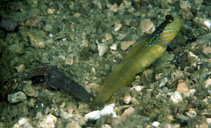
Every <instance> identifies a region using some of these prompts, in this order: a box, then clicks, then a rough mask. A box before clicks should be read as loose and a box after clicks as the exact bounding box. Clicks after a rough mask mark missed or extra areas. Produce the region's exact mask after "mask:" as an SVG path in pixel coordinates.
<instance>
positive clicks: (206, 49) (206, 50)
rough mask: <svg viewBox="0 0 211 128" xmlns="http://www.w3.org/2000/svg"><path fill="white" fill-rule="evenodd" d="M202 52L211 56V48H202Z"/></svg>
mask: <svg viewBox="0 0 211 128" xmlns="http://www.w3.org/2000/svg"><path fill="white" fill-rule="evenodd" d="M202 52H203V53H204V54H205V55H207V54H211V47H209V46H208V47H203V48H202Z"/></svg>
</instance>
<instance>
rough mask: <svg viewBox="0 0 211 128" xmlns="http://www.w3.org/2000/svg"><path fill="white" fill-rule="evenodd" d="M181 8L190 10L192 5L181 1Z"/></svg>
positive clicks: (184, 0) (185, 0)
mask: <svg viewBox="0 0 211 128" xmlns="http://www.w3.org/2000/svg"><path fill="white" fill-rule="evenodd" d="M180 8H182V9H189V8H191V4H190V2H189V1H187V0H180Z"/></svg>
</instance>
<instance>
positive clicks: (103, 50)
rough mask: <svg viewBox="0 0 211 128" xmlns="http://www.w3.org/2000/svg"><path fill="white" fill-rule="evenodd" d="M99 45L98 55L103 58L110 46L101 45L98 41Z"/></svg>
mask: <svg viewBox="0 0 211 128" xmlns="http://www.w3.org/2000/svg"><path fill="white" fill-rule="evenodd" d="M96 43H97V49H98V54H99V56H103V55H104V54H105V52H106V51H107V49H108V46H107V45H106V44H105V43H99V42H98V41H96Z"/></svg>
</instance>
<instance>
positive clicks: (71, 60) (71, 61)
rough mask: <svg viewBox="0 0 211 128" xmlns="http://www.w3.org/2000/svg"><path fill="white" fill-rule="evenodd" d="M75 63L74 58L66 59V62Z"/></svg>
mask: <svg viewBox="0 0 211 128" xmlns="http://www.w3.org/2000/svg"><path fill="white" fill-rule="evenodd" d="M73 63H74V59H73V58H67V59H65V64H67V65H72V64H73Z"/></svg>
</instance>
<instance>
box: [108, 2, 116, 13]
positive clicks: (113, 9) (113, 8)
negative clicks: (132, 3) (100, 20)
mask: <svg viewBox="0 0 211 128" xmlns="http://www.w3.org/2000/svg"><path fill="white" fill-rule="evenodd" d="M109 10H110V11H111V12H117V11H118V5H117V4H113V5H111V6H110V8H109Z"/></svg>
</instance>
